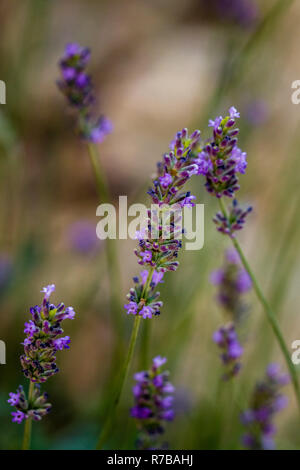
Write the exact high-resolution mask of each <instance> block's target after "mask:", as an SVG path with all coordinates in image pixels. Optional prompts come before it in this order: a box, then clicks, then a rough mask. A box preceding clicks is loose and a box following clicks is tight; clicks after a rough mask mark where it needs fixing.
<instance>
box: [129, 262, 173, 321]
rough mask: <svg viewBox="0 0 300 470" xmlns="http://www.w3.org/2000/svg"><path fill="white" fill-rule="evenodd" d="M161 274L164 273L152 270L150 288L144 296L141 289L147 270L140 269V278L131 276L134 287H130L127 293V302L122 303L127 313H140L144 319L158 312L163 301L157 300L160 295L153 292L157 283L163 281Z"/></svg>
mask: <svg viewBox="0 0 300 470" xmlns="http://www.w3.org/2000/svg"><path fill="white" fill-rule="evenodd" d="M163 276H164V273H162V272H160V273H159V272H157V271H154V273H153V275H152V280H151V282H150V286H149V287H150V289H149V291H148V293H147V297H146V298H144V297H143V291H144V286H145V284H146V281H147V278H148V271H147V270H146V269H145V270H144V271H141V273H140V277H141V279H140V280H139V278H138V277H134V278H133V281H134V283H135V287H132V288H131V289H130V291H129V294H127V299H128V300H129V303H128V304H126V305H124V308H125V310H127V314H131V315H140V316H141V317H143V318H144V319H146V318H152V317H153V315H159V314H160V309H161V307H162V305H163V303H162V302H161V301H158V300H157V299H158V298H159V296H160V293H159V292H154V289H155V287H156V286H157V284H158V283H160V282H163V281H162V278H163Z"/></svg>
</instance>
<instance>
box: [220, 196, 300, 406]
mask: <svg viewBox="0 0 300 470" xmlns="http://www.w3.org/2000/svg"><path fill="white" fill-rule="evenodd" d="M219 204H220V208H221V211H222V213H223V214H224V216H225V217H226V218H227V217H228V215H227V211H226V208H225V206H224V202H223V201H222V199H221V198H220V199H219ZM231 240H232V243H233V245H234V247H235V249H236V251H237V252H238V254H239V257H240V259H241V262H242V264H243V266H244V268H245V269H246V271H247V272H248V274H249V276H250V278H251V280H252V284H253V289H254V291H255V293H256V295H257V298H258V300H259V301H260V303H261V305H262V307H263V308H264V311H265V312H266V315H267V318H268V321H269V323H270V325H271V328H272V330H273V333H274V334H275V336H276V338H277V341H278V344H279V346H280V349H281V351H282V354H283V356H284V358H285V361H286V364H287V366H288V369H289V371H290V375H291V379H292V383H293V386H294V390H295V394H296V399H297V403H298V406H299V410H300V387H299V381H298V377H297V372H296V369H295V367H294V364H293V363H292V361H291V357H290V351H289V349H288V347H287V345H286V343H285V340H284V337H283V335H282V332H281V329H280V326H279V325H278V323H277V320H276V316H275V313H274V312H273V310H272V308H271V306H270V305H269V303H268V301H267V300H266V298H265V296H264V294H263V292H262V290H261V288H260V286H259V284H258V282H257V280H256V277H255V275H254V274H253V272H252V269H251V268H250V266H249V263H248V261H247V259H246V258H245V255H244V253H243V251H242V249H241V247H240V245H239V242H238V241H237V240H236V238H231Z"/></svg>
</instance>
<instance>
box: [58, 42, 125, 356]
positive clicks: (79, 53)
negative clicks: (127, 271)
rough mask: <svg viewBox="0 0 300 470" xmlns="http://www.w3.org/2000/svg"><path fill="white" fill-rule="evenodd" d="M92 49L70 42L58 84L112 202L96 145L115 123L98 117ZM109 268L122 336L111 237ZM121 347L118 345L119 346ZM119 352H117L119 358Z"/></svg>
mask: <svg viewBox="0 0 300 470" xmlns="http://www.w3.org/2000/svg"><path fill="white" fill-rule="evenodd" d="M90 56H91V52H90V50H89V49H88V48H86V47H82V46H80V45H79V44H76V43H71V44H68V45H67V46H66V48H65V52H64V54H63V57H62V58H61V60H60V61H59V67H60V72H61V78H60V79H59V80H58V81H57V84H58V87H59V89H60V90H61V92H62V93H63V94H64V96H65V97H66V99H67V101H68V104H69V105H70V106H71V107H72V108H73V109H74V110H76V117H77V130H78V133H79V135H80V137H81V138H82V139H83V141H84V142H85V143H86V145H87V149H88V154H89V158H90V162H91V166H92V170H93V173H94V177H95V181H96V186H97V191H98V195H99V198H100V201H101V202H109V200H110V194H109V188H108V185H107V182H106V179H105V175H104V172H103V170H102V168H101V164H100V159H99V155H98V148H97V144H99V143H102V142H103V141H104V139H105V137H106V136H107V135H108V134H110V133H111V132H112V128H113V126H112V123H111V121H110V120H109V119H108V118H106V117H105V116H104V115H101V116H100V117H97V116H95V107H96V98H95V94H94V86H93V82H92V78H91V76H90V75H89V74H88V73H87V72H86V69H87V66H88V64H89V61H90ZM105 247H106V250H105V252H106V258H107V271H108V276H109V281H110V289H111V295H110V310H111V314H112V319H113V322H114V327H115V330H116V332H117V333H119V336H121V333H122V323H121V318H120V316H119V309H120V305H119V292H120V275H119V267H118V257H117V253H116V248H115V246H112V243H111V240H109V239H108V240H106V244H105ZM116 349H118V347H117V348H116ZM118 355H119V352H118V351H117V353H116V356H117V360H118V359H119V358H118Z"/></svg>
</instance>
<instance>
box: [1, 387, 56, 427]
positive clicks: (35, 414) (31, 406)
mask: <svg viewBox="0 0 300 470" xmlns="http://www.w3.org/2000/svg"><path fill="white" fill-rule="evenodd" d="M9 396H10V399H9V400H7V401H8V403H9V404H10V405H11V406H14V407H15V408H16V411H13V412H12V413H11V414H12V417H13V418H12V421H13V423H18V424H20V423H21V422H22V421H23V420H25V419H28V418H32V419H33V420H35V421H40V420H41V419H42V417H43V416H45V415H46V414H48V413H49V411H50V410H51V407H52V405H51V404H50V403H48V402H47V400H48V395H47V393H43V394H42V393H41V390H40V385H38V384H35V385H34V391H33V394H32V396H31V399H30V400H28V399H27V398H26V395H25V392H24V390H23V387H22V386H21V385H20V386H19V388H18V390H17V392H16V393H10V394H9Z"/></svg>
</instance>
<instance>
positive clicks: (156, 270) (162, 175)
mask: <svg viewBox="0 0 300 470" xmlns="http://www.w3.org/2000/svg"><path fill="white" fill-rule="evenodd" d="M199 142H200V131H198V130H196V131H194V132H193V133H192V134H191V135H189V134H188V130H187V129H183V130H182V131H181V132H178V133H177V135H176V137H175V139H174V140H173V141H172V142H171V145H170V148H171V151H170V152H168V153H166V154H164V156H163V161H161V162H159V163H158V164H157V175H156V177H155V178H154V179H153V183H152V187H151V188H150V189H149V191H148V195H149V196H150V198H151V202H152V203H153V204H154V205H156V207H158V210H159V209H160V208H161V209H162V210H163V208H164V207H165V206H166V205H168V207H170V206H171V207H172V206H173V207H176V210H178V207H179V208H183V207H185V206H187V207H191V206H193V204H194V203H193V200H194V199H195V196H192V195H191V194H190V192H189V191H184V185H185V184H186V183H187V181H188V180H189V179H190V178H191V177H192V176H193V175H196V174H197V173H198V154H199ZM148 215H149V220H148V222H147V228H146V229H145V230H142V231H141V233H137V239H138V241H139V244H138V248H137V249H136V250H135V254H136V255H137V257H138V263H139V264H140V265H142V266H146V267H148V270H147V278H146V276H145V271H144V272H143V273H142V274H141V276H142V282H139V280H138V278H136V279H135V284H136V286H135V287H134V288H132V289H131V290H130V292H129V294H128V296H127V298H128V300H129V303H128V304H126V305H125V309H126V311H127V313H128V314H130V315H134V316H135V320H134V324H133V329H132V334H131V338H130V342H129V348H128V353H127V356H126V358H125V362H124V365H123V367H122V369H121V373H120V378H119V382H118V384H117V387H116V391H115V394H114V396H113V399H112V402H111V405H110V407H109V409H108V414H107V418H106V420H105V423H104V427H103V429H102V432H101V435H100V438H99V442H98V446H97V447H98V448H102V446H103V444H104V443H105V440H106V437H107V434H108V432H109V430H110V428H111V426H112V422H113V418H114V414H115V410H116V407H117V406H118V403H119V401H120V397H121V393H122V390H123V386H124V382H125V380H126V377H127V375H128V370H129V366H130V363H131V360H132V357H133V353H134V349H135V344H136V340H137V336H138V332H139V327H140V322H141V320H142V319H144V320H145V321H147V322H148V321H149V320H150V319H152V318H153V316H155V317H157V315H158V314H159V312H160V309H161V307H162V302H161V301H158V297H159V292H157V291H156V292H155V288H156V286H157V284H158V283H159V282H160V281H161V278H162V275H163V274H164V273H165V272H167V271H175V270H176V269H177V267H178V265H179V263H178V260H177V257H178V251H179V249H180V248H181V240H180V238H181V236H182V232H180V233H179V232H178V227H177V225H176V223H174V221H172V218H167V220H169V225H168V232H169V234H168V237H167V238H166V236H165V233H164V227H162V226H161V225H160V222H159V218H158V220H157V219H156V216H157V214H154V216H153V217H152V214H150V213H149V214H148ZM179 235H180V238H179Z"/></svg>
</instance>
